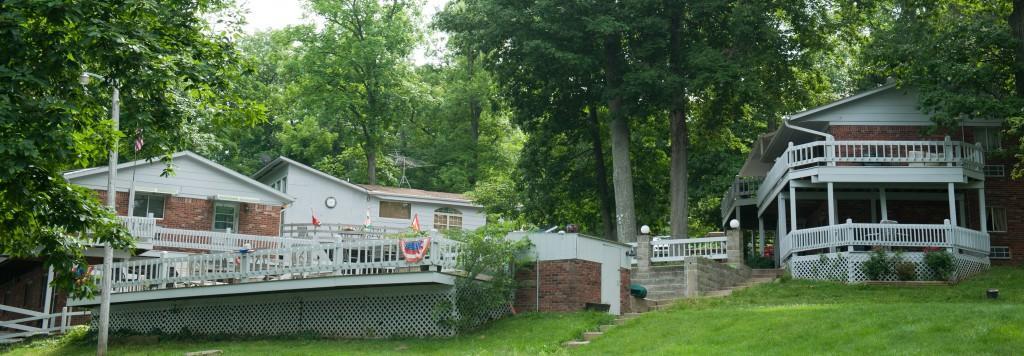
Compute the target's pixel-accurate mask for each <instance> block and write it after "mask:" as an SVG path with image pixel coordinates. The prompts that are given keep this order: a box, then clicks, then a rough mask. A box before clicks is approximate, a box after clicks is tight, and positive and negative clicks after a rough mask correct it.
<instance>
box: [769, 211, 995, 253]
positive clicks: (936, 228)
mask: <svg viewBox="0 0 1024 356" xmlns="http://www.w3.org/2000/svg"><path fill="white" fill-rule="evenodd" d="M847 246H899V247H940V248H957V249H963V250H969V251H972V252H976V253H979V254H986V255H987V254H988V253H989V236H988V234H986V233H983V232H980V231H975V230H971V229H966V228H963V227H959V226H954V225H952V224H949V220H946V224H863V223H852V222H850V221H849V220H847V223H845V224H839V225H830V226H821V227H814V228H809V229H800V230H794V231H792V232H790V233H789V234H787V235H786V236H785V237H784V238H782V239H781V241H779V252H780V253H781V255H780V256H781V257H782V260H783V261H785V260H786V259H787V258H789V257H790V255H792V254H795V253H798V252H803V251H811V250H820V249H831V248H845V247H847Z"/></svg>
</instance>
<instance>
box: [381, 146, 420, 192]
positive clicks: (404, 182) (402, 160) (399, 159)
mask: <svg viewBox="0 0 1024 356" xmlns="http://www.w3.org/2000/svg"><path fill="white" fill-rule="evenodd" d="M388 156H390V157H391V159H392V160H394V161H395V164H397V165H399V166H400V167H402V178H401V179H399V180H398V187H399V188H401V187H406V188H412V184H410V183H409V178H408V177H407V176H406V175H405V170H406V169H409V168H420V167H429V166H431V165H430V164H427V163H425V162H423V161H420V160H418V159H415V158H412V157H409V156H406V155H403V154H402V153H401V152H399V151H398V150H395V151H394V152H392V153H391V154H389V155H388Z"/></svg>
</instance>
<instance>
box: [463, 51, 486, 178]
mask: <svg viewBox="0 0 1024 356" xmlns="http://www.w3.org/2000/svg"><path fill="white" fill-rule="evenodd" d="M475 57H476V52H475V51H470V52H469V54H468V55H467V56H466V66H467V68H468V70H469V82H470V84H471V85H472V84H474V82H473V75H474V70H475V68H473V66H474V65H476V64H475V62H476V61H475ZM473 94H476V93H471V95H470V99H469V138H470V145H471V146H472V147H470V148H471V149H472V150H473V160H472V161H470V167H469V168H470V169H469V184H470V185H474V184H476V178H477V170H478V167H479V163H477V162H478V160H479V158H480V154H479V151H480V150H479V148H480V146H479V143H480V115H481V114H482V113H483V108H482V107H481V106H480V100H479V98H478V97H476V96H475V95H473Z"/></svg>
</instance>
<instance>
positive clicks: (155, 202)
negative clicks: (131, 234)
mask: <svg viewBox="0 0 1024 356" xmlns="http://www.w3.org/2000/svg"><path fill="white" fill-rule="evenodd" d="M164 198H165V197H164V196H163V195H156V194H138V193H136V194H135V205H134V207H133V208H132V216H142V217H146V216H149V214H153V217H154V218H157V219H163V218H164Z"/></svg>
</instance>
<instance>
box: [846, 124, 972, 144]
mask: <svg viewBox="0 0 1024 356" xmlns="http://www.w3.org/2000/svg"><path fill="white" fill-rule="evenodd" d="M930 128H931V127H930V126H856V125H850V126H830V127H829V129H828V131H829V133H830V134H832V136H833V137H835V139H836V140H840V141H842V140H869V141H885V140H891V141H918V140H920V141H942V140H944V139H945V138H946V135H947V134H948V135H949V137H950V139H952V140H954V141H959V140H960V137H961V134H960V132H959V130H954V131H952V132H947V131H945V130H937V131H936V132H934V133H931V134H928V130H929V129H930ZM965 133H966V136H967V141H973V140H974V135H973V134H972V132H971V131H970V130H965Z"/></svg>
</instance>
